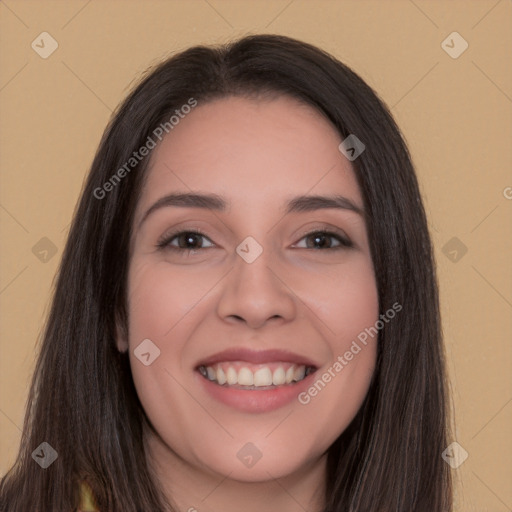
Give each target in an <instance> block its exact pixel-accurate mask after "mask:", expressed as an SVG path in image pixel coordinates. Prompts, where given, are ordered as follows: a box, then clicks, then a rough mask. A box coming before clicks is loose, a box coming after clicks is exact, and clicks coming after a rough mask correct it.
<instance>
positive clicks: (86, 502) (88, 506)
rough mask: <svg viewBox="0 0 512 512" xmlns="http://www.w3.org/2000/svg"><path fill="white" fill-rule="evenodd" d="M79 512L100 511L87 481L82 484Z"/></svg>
mask: <svg viewBox="0 0 512 512" xmlns="http://www.w3.org/2000/svg"><path fill="white" fill-rule="evenodd" d="M78 512H99V510H98V509H97V508H96V504H95V503H94V498H93V496H92V490H91V488H90V486H89V485H88V484H87V483H85V482H82V483H81V484H80V507H79V508H78Z"/></svg>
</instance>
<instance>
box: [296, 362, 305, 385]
mask: <svg viewBox="0 0 512 512" xmlns="http://www.w3.org/2000/svg"><path fill="white" fill-rule="evenodd" d="M305 376H306V367H305V366H304V365H302V366H298V367H297V369H296V370H295V373H294V375H293V380H296V381H299V380H302V379H303V378H304V377H305Z"/></svg>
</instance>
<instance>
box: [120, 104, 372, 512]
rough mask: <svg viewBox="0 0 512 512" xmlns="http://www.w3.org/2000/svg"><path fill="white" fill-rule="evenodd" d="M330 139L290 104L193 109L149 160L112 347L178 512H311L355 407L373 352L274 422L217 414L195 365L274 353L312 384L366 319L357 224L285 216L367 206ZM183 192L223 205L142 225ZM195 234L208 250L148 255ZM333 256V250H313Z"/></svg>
mask: <svg viewBox="0 0 512 512" xmlns="http://www.w3.org/2000/svg"><path fill="white" fill-rule="evenodd" d="M341 141H342V139H341V138H340V136H339V134H338V133H337V132H336V130H335V129H334V128H333V126H332V125H331V124H330V123H329V122H328V121H327V120H326V119H325V118H324V117H323V116H322V115H321V114H319V113H318V112H317V111H316V110H314V109H312V108H311V107H309V106H305V105H302V104H301V103H299V102H297V101H296V100H294V99H292V98H288V97H282V96H281V97H276V98H272V99H269V98H266V99H245V98H239V97H229V98H223V99H220V100H215V101H213V102H210V103H206V104H199V105H198V106H197V107H196V108H195V109H194V110H193V111H192V112H191V113H190V114H188V115H187V116H186V117H185V118H184V119H183V120H181V121H180V123H179V124H178V125H177V126H175V128H174V129H173V130H172V131H171V132H170V133H169V134H168V135H167V136H166V137H165V138H164V140H163V141H162V143H161V144H160V145H159V146H158V147H157V148H156V149H155V150H154V151H153V153H152V155H151V162H150V163H151V165H150V167H149V171H148V175H147V181H146V183H145V185H144V188H143V190H142V193H141V197H140V200H139V203H138V206H137V209H136V215H135V222H134V231H133V238H132V247H131V261H130V268H129V278H128V279H129V281H128V289H129V300H128V305H129V326H128V327H129V329H128V332H129V335H128V339H126V338H123V336H122V335H121V334H120V332H121V331H119V335H118V348H119V350H121V351H125V350H128V349H129V350H130V361H131V367H132V373H133V378H134V382H135V386H136V389H137V393H138V395H139V397H140V400H141V403H142V405H143V407H144V409H145V411H146V413H147V416H148V418H149V420H150V422H151V424H152V427H153V428H152V430H148V431H147V454H148V458H149V461H150V463H151V464H152V466H153V467H154V471H155V474H156V475H157V477H158V479H159V480H160V481H161V482H162V485H163V488H164V489H165V492H166V493H168V495H169V496H172V500H174V502H175V503H176V504H177V505H178V507H179V510H182V511H188V510H190V509H191V508H192V507H194V508H195V509H197V510H198V511H199V512H203V511H223V512H231V511H239V510H245V511H247V512H253V511H254V512H261V510H266V511H269V512H273V511H276V512H277V511H279V512H283V511H284V512H292V511H293V512H296V511H301V512H302V511H303V510H304V509H306V510H308V511H312V512H313V511H320V510H321V509H322V506H323V504H324V497H323V493H324V485H325V478H326V475H325V467H326V459H327V453H326V451H327V450H328V448H329V446H330V445H331V444H332V443H333V442H334V441H335V440H336V438H337V437H338V436H339V435H340V433H342V432H343V431H344V430H345V428H346V427H347V426H348V425H349V423H350V422H351V420H352V419H353V418H354V416H355V415H356V413H357V411H358V410H359V408H360V406H361V404H362V402H363V399H364V397H365V395H366V393H367V391H368V387H369V384H370V380H371V376H372V374H373V371H374V368H375V360H376V348H377V347H376V342H375V341H373V342H370V343H368V345H367V346H365V347H363V349H362V350H361V351H360V352H359V353H358V354H357V355H356V356H354V358H353V360H352V361H350V362H349V363H348V364H347V365H346V366H345V367H344V369H343V370H342V371H341V372H339V373H338V374H337V375H336V377H335V378H333V379H332V380H331V382H330V383H328V384H327V385H326V386H325V388H324V389H323V390H322V391H321V392H320V393H318V395H317V396H316V397H314V399H312V400H311V401H310V403H309V404H307V405H302V404H300V403H299V402H298V401H297V400H294V401H292V402H291V403H290V404H287V405H285V406H283V407H281V408H278V409H277V410H274V411H271V412H263V413H248V412H241V411H240V410H238V409H235V408H233V407H230V406H228V405H225V404H223V403H220V402H218V401H216V400H215V399H213V398H212V397H211V396H210V395H209V394H207V393H205V391H204V390H203V389H202V387H201V386H200V385H199V381H198V379H200V378H202V377H201V376H200V375H199V374H198V373H197V372H196V371H195V370H194V368H195V366H196V365H197V363H198V362H199V361H200V360H201V359H202V358H205V357H207V356H211V355H213V354H214V353H216V352H219V351H221V350H224V349H227V348H230V347H233V346H236V347H248V348H251V349H254V350H264V349H267V348H277V349H284V350H291V351H293V352H295V353H297V354H300V355H302V356H306V357H308V358H310V359H312V360H314V361H315V362H318V366H319V369H318V370H317V375H320V376H321V375H322V373H324V372H325V371H327V369H328V368H329V367H332V365H333V363H334V361H336V359H337V357H338V356H340V355H343V354H344V353H345V352H346V351H347V350H348V349H349V348H350V346H351V343H352V342H353V341H354V340H355V339H356V338H357V335H358V334H359V333H360V332H362V331H363V330H364V329H365V328H366V327H369V326H373V325H374V324H375V322H376V321H377V320H378V313H379V311H378V296H377V288H376V282H375V276H374V269H373V264H372V260H371V256H370V248H369V244H368V238H367V232H366V226H365V222H364V218H363V217H362V216H361V215H359V214H358V213H356V212H354V211H350V210H341V209H320V210H316V211H312V212H311V211H310V212H298V213H289V214H286V215H284V214H283V208H284V204H285V202H286V201H288V200H289V199H290V198H292V197H294V196H298V195H304V194H307V195H332V194H334V193H336V194H340V195H343V196H345V197H346V198H348V199H350V200H351V201H352V202H353V203H355V204H356V205H357V206H358V207H359V208H361V209H363V202H362V197H361V193H360V190H359V188H358V185H357V182H356V178H355V174H354V170H353V168H352V164H351V163H350V162H349V161H348V160H347V159H346V158H345V157H344V156H343V155H342V154H341V152H340V151H339V149H338V145H339V144H340V142H341ZM191 191H194V192H200V193H216V194H218V195H220V196H222V197H224V198H225V199H226V201H228V202H229V204H230V206H229V208H228V209H227V210H226V211H224V212H220V211H210V210H206V209H202V208H184V207H177V206H168V207H163V208H159V209H156V210H155V211H154V212H153V213H151V214H150V215H149V216H148V217H147V218H146V219H145V220H144V221H143V222H142V224H141V219H142V218H143V216H144V214H145V212H146V211H147V210H148V209H149V208H150V207H151V205H153V204H154V203H155V202H156V201H157V200H158V199H160V198H161V197H163V196H165V195H167V194H169V193H171V192H191ZM192 228H195V229H199V230H200V231H201V232H202V233H203V234H204V235H205V238H202V237H197V238H196V239H195V240H192V245H191V244H190V242H189V243H188V245H187V241H186V238H185V242H183V238H182V239H181V240H182V241H181V242H180V241H179V239H178V238H174V239H173V241H172V245H174V246H175V247H180V246H181V247H182V248H184V249H187V248H190V247H191V248H196V249H197V250H196V251H195V252H193V253H187V252H186V251H185V250H183V251H182V252H181V253H178V252H173V251H171V250H170V249H165V248H158V247H157V244H158V241H159V239H160V238H161V237H162V236H163V235H166V234H170V233H171V232H172V231H173V230H176V231H181V230H190V229H192ZM322 229H324V230H325V229H327V230H329V231H332V230H335V231H336V230H337V231H338V232H340V233H341V235H344V236H346V237H348V238H349V239H350V240H351V241H352V243H353V244H354V246H353V247H352V248H344V247H342V248H341V249H339V250H333V249H329V248H322V241H320V243H319V242H318V241H317V242H316V243H315V235H307V233H316V232H318V231H319V230H322ZM247 236H252V237H253V238H254V239H255V240H256V241H257V242H258V243H259V244H260V245H261V247H262V248H263V252H262V254H261V255H260V256H259V257H258V258H257V259H256V260H255V261H254V262H252V263H250V264H249V263H247V262H246V261H244V260H243V259H242V258H241V257H240V256H239V255H238V254H237V253H236V251H235V249H236V247H237V246H238V245H239V244H240V243H241V242H242V240H244V239H245V238H246V237H247ZM180 243H181V245H180ZM339 244H340V242H339V241H338V240H337V239H336V238H333V237H328V238H327V239H326V240H325V241H324V242H323V246H324V247H330V246H339ZM203 247H204V248H203ZM318 247H320V248H318ZM144 339H150V340H152V342H153V343H154V344H155V345H156V346H158V348H159V349H160V356H159V357H158V358H157V359H155V361H154V362H153V363H152V364H150V365H149V366H145V365H143V364H141V362H140V361H139V360H138V359H137V358H136V357H135V355H134V352H133V351H134V349H136V348H137V346H138V345H139V344H140V343H141V341H142V340H144ZM246 393H251V391H246ZM247 442H251V443H253V444H254V445H256V446H257V447H258V449H259V450H260V452H261V454H262V456H261V459H260V460H259V461H258V462H257V463H256V464H255V465H254V466H252V467H251V468H248V467H246V466H245V465H244V464H242V463H241V462H240V460H239V459H238V458H237V452H238V451H239V450H240V449H241V448H242V447H243V446H244V445H245V444H246V443H247ZM276 479H277V480H276Z"/></svg>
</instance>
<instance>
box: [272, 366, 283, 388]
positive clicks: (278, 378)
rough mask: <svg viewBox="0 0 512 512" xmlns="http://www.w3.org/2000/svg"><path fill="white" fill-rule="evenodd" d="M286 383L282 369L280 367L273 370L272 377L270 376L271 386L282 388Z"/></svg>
mask: <svg viewBox="0 0 512 512" xmlns="http://www.w3.org/2000/svg"><path fill="white" fill-rule="evenodd" d="M285 382H286V373H285V371H284V368H283V367H282V366H280V367H279V368H276V369H275V370H274V375H273V376H272V384H274V386H282V385H283V384H284V383H285Z"/></svg>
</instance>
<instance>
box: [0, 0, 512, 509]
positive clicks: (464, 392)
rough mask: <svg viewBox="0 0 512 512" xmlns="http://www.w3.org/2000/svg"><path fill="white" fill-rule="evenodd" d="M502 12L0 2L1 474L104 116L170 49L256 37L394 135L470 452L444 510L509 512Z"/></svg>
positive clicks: (452, 5) (505, 9)
mask: <svg viewBox="0 0 512 512" xmlns="http://www.w3.org/2000/svg"><path fill="white" fill-rule="evenodd" d="M511 19H512V2H511V1H510V0H500V1H496V0H488V1H487V0H481V1H466V2H455V1H450V2H448V1H444V2H441V1H435V2H434V1H425V0H415V1H412V0H411V1H408V0H400V1H386V2H385V1H367V0H362V1H306V0H292V1H290V0H276V1H259V2H250V1H243V0H208V1H207V0H204V1H203V0H192V1H167V2H164V1H146V2H142V1H139V2H134V1H124V2H120V1H108V2H107V1H104V2H101V1H100V0H93V1H86V0H83V1H79V2H75V1H69V2H64V1H53V2H50V1H21V0H16V1H15V0H8V1H7V2H4V1H0V43H1V50H0V59H1V60H0V64H1V68H0V69H1V72H0V113H1V118H0V150H1V157H0V165H1V192H0V234H1V240H2V256H1V273H0V308H1V309H0V311H1V318H2V323H1V345H0V350H1V363H0V453H1V454H2V455H1V462H0V474H4V473H5V471H6V470H7V468H8V467H9V466H10V464H11V463H12V462H13V460H14V457H15V454H16V450H17V447H18V444H19V441H20V436H21V433H20V426H21V425H22V419H23V413H24V402H25V400H26V396H27V391H28V383H29V378H30V375H31V372H32V370H33V366H34V357H35V350H34V348H35V344H36V340H37V336H38V333H39V331H40V329H41V327H42V325H43V320H44V315H45V314H46V312H47V308H48V301H49V297H50V290H51V285H52V279H53V277H54V274H55V271H56V269H57V265H58V262H59V259H60V256H61V254H62V249H63V246H64V243H65V239H66V234H67V230H68V226H69V222H70V220H71V215H72V212H73V209H74V206H75V203H76V201H77V198H78V194H79V192H80V189H81V186H82V182H83V179H84V175H85V173H86V172H87V170H88V167H89V165H90V163H91V161H92V157H93V154H94V151H95V149H96V147H97V145H98V143H99V139H100V136H101V133H102V131H103V129H104V127H105V125H106V123H107V121H108V119H109V117H110V114H111V111H112V110H113V109H114V108H115V106H116V105H117V104H118V102H119V101H120V100H121V99H122V98H123V97H124V96H125V95H126V93H127V91H128V88H129V86H130V84H131V83H132V82H133V80H134V79H135V78H137V77H138V76H139V75H140V73H141V72H142V71H144V70H145V69H146V68H147V67H148V66H149V65H151V64H153V63H155V62H157V61H159V60H160V59H162V58H163V57H165V56H167V55H169V54H170V53H171V52H174V51H177V50H180V49H183V48H185V47H187V46H188V45H192V44H198V43H213V42H224V41H227V40H229V39H231V38H233V37H235V36H241V35H245V34H247V33H261V32H270V33H279V34H285V35H290V36H292V37H296V38H299V39H303V40H305V41H308V42H311V43H313V44H316V45H319V46H320V47H322V48H324V49H326V50H327V51H330V52H332V53H333V54H334V55H336V56H337V57H338V58H340V59H341V60H342V61H344V62H345V63H347V64H348V65H349V66H351V67H353V68H354V70H355V71H356V72H357V73H359V74H360V75H361V76H362V77H363V78H364V79H365V80H366V81H368V83H369V84H370V85H371V86H372V87H373V88H374V89H375V90H376V91H377V92H378V93H379V95H380V96H381V97H382V98H383V99H384V101H385V102H386V103H387V104H388V105H389V106H390V107H391V109H392V113H393V114H394V115H395V117H396V119H397V121H398V124H399V125H400V127H401V128H402V130H403V132H404V133H405V136H406V138H407V140H408V142H409V144H410V149H411V152H412V156H413V159H414V161H415V163H416V166H417V171H418V175H419V179H420V182H421V187H422V191H423V194H424V198H425V202H426V206H427V211H428V214H429V221H430V226H431V230H432V234H433V238H434V243H435V247H436V257H437V260H438V268H439V278H440V285H441V299H442V313H443V321H444V332H445V335H446V347H447V353H448V359H449V370H450V380H451V383H452V388H453V400H454V406H455V410H456V422H457V425H456V430H455V438H454V439H456V440H457V441H458V442H459V443H460V444H461V446H462V447H464V449H465V450H466V451H467V452H468V453H469V457H468V459H467V460H466V461H465V462H464V463H463V464H462V465H461V466H460V467H459V468H458V469H456V470H454V474H455V476H456V478H457V481H458V487H457V499H458V506H457V510H458V511H464V512H466V511H468V512H471V511H495V512H505V511H510V510H512V486H510V482H511V481H512V462H511V460H512V458H511V455H512V436H511V432H512V404H511V400H512V378H511V375H512V372H511V369H512V364H511V363H512V357H511V352H512V344H511V343H510V341H511V340H510V333H511V332H512V315H511V313H512V286H511V285H512V267H511V265H510V255H511V254H512V252H511V237H510V235H511V233H512V216H511V215H510V214H511V210H512V188H511V187H512V174H511V169H512V149H511V147H512V66H510V62H511V61H512V59H511V56H512V54H511V50H512V26H511ZM44 31H46V32H48V33H50V34H51V36H52V37H53V38H54V39H55V40H56V41H57V42H58V45H59V46H58V49H57V50H56V51H55V53H53V54H52V55H51V56H49V57H48V58H47V59H43V58H41V57H40V56H39V55H38V54H37V53H36V52H35V51H34V50H33V49H32V48H31V43H32V41H34V40H36V42H37V41H40V38H39V39H37V38H38V36H39V34H40V33H41V32H44ZM453 31H457V32H459V33H460V34H461V36H462V37H463V38H464V39H465V40H466V41H467V42H468V44H469V47H468V49H467V50H466V51H465V52H464V53H463V54H462V55H460V56H459V57H458V58H456V59H454V58H452V57H450V56H449V55H448V54H447V53H446V52H445V51H444V50H443V48H442V46H441V43H442V41H443V40H445V39H446V38H447V36H448V35H449V34H451V33H452V32H453ZM448 41H449V42H448V44H449V45H451V46H454V45H458V44H459V43H456V42H453V43H452V42H451V41H450V39H449V40H448ZM46 47H47V48H48V46H46ZM457 48H459V46H455V49H457ZM507 187H508V188H507ZM43 237H46V238H47V239H49V240H50V241H51V242H48V241H47V240H43V241H42V242H40V240H41V239H42V238H43ZM453 237H456V238H457V240H455V241H452V242H450V244H455V245H448V246H446V244H447V243H448V242H449V241H450V240H451V239H452V238H453ZM36 244H39V245H36ZM52 244H54V245H55V249H56V253H55V254H52ZM34 246H35V249H34ZM464 247H466V248H467V253H465V254H463V255H462V253H463V248H464ZM45 250H46V251H49V252H47V253H44V251H45ZM454 250H455V251H456V252H453V251H454ZM461 255H462V257H461ZM459 258H460V259H459ZM45 259H46V261H44V260H45ZM454 259H458V261H453V260H454Z"/></svg>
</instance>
